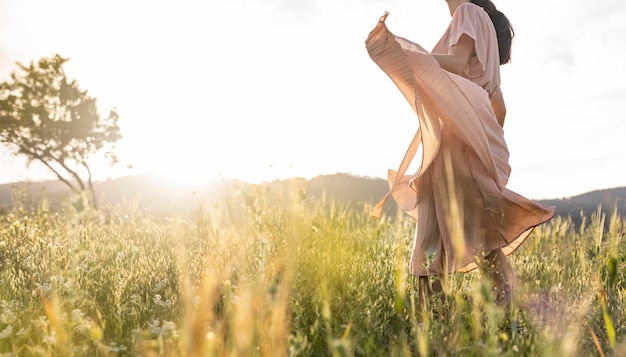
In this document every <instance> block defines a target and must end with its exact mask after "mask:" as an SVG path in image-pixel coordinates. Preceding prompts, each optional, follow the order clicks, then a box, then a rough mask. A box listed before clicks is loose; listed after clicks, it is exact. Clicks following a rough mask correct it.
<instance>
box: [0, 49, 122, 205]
mask: <svg viewBox="0 0 626 357" xmlns="http://www.w3.org/2000/svg"><path fill="white" fill-rule="evenodd" d="M67 61H68V59H66V58H63V57H61V56H59V55H58V54H57V55H54V56H52V57H44V58H41V59H40V60H39V61H38V62H37V63H34V62H31V63H30V65H28V66H26V65H23V64H21V63H19V62H18V63H17V66H18V68H19V69H18V70H17V71H14V72H12V73H11V75H10V79H8V80H7V81H6V82H2V83H0V143H3V144H6V145H7V146H8V147H9V148H11V149H13V150H14V154H15V155H24V156H26V157H27V159H28V163H29V164H30V163H31V162H33V161H38V162H41V163H42V164H44V165H45V166H46V167H47V168H48V169H50V171H52V172H53V173H54V174H55V175H56V177H57V178H58V179H59V180H61V181H62V182H63V183H65V184H66V185H67V186H68V187H69V188H70V190H71V191H72V192H73V193H75V194H83V193H84V194H86V195H87V197H88V198H89V203H90V204H91V205H92V206H93V207H94V208H97V202H96V195H95V192H94V188H93V182H92V173H91V169H90V167H89V158H90V157H92V155H94V154H96V153H98V152H100V151H102V150H107V151H106V152H105V153H104V154H105V156H106V157H108V158H109V159H110V160H111V164H112V165H113V164H115V163H117V156H116V155H115V154H114V153H113V150H114V146H113V145H112V144H113V143H115V142H116V141H118V140H119V139H121V138H122V136H121V133H120V129H119V126H118V124H117V122H118V119H119V115H118V113H117V112H115V110H113V109H112V110H111V111H110V112H109V115H108V116H106V117H101V116H100V114H99V113H98V109H97V106H96V99H95V98H92V97H90V96H89V95H87V91H83V90H81V89H80V87H79V85H78V83H77V82H76V80H69V79H68V78H67V77H66V75H65V71H64V70H63V65H64V64H65V63H66V62H67Z"/></svg>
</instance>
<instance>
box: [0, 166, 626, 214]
mask: <svg viewBox="0 0 626 357" xmlns="http://www.w3.org/2000/svg"><path fill="white" fill-rule="evenodd" d="M287 187H292V188H293V187H297V189H298V190H300V191H301V193H300V194H301V195H302V196H303V197H308V198H310V199H326V200H330V199H332V200H335V201H339V202H343V203H344V205H345V206H347V207H350V208H354V209H363V207H366V206H367V207H372V206H373V205H374V204H375V203H376V202H377V201H378V200H379V199H380V198H381V197H382V196H383V195H384V194H385V193H386V192H387V182H386V180H383V179H380V178H370V177H362V176H354V175H351V174H346V173H337V174H334V175H321V176H317V177H314V178H312V179H310V180H305V179H303V178H293V179H288V180H276V181H272V182H267V183H264V184H260V185H252V184H249V183H245V182H240V181H237V180H231V179H219V180H213V181H208V182H204V183H201V184H197V185H195V186H187V187H175V186H172V185H171V184H168V183H167V182H166V181H163V180H160V179H158V178H156V177H152V176H129V177H124V178H119V179H114V180H107V181H102V182H97V183H96V184H95V189H96V192H97V195H98V197H99V202H100V204H101V206H102V207H104V206H107V205H117V204H124V203H125V202H126V203H130V204H137V205H139V206H141V207H144V208H146V209H149V210H151V211H153V212H156V213H159V214H169V213H172V212H177V213H179V211H180V209H181V208H183V209H185V208H186V209H193V207H194V206H197V203H199V202H201V201H202V202H211V201H218V202H219V200H224V199H232V198H234V197H238V196H240V195H254V194H255V192H254V190H259V189H260V190H264V191H265V192H270V193H279V192H281V191H284V190H285V189H286V188H287ZM15 194H17V195H21V196H22V199H21V200H22V202H24V201H25V202H26V203H29V204H37V202H39V200H41V198H42V197H43V195H45V196H46V197H47V199H48V201H49V203H50V205H51V206H52V207H60V206H61V205H62V204H64V203H63V202H64V201H67V198H68V197H69V196H70V195H69V191H68V189H67V188H66V186H65V185H63V184H62V183H61V182H59V181H46V182H35V183H24V182H22V183H14V184H5V185H0V210H8V209H10V208H11V206H12V204H13V198H12V197H13V195H15ZM539 202H542V203H544V204H547V205H552V206H556V207H557V215H560V216H564V217H567V216H571V218H572V220H573V221H574V223H576V224H578V223H580V221H581V218H580V217H581V215H584V216H590V215H592V214H594V213H595V212H597V210H598V206H601V207H602V211H603V212H605V213H607V215H608V216H610V215H611V214H612V213H613V211H614V210H615V209H617V212H618V213H619V214H620V215H624V214H626V187H621V188H612V189H605V190H598V191H593V192H588V193H585V194H582V195H578V196H574V197H568V198H561V199H551V200H539ZM396 210H397V206H396V204H395V202H394V201H393V199H390V200H389V201H388V203H387V204H386V206H385V212H386V213H387V214H395V213H396Z"/></svg>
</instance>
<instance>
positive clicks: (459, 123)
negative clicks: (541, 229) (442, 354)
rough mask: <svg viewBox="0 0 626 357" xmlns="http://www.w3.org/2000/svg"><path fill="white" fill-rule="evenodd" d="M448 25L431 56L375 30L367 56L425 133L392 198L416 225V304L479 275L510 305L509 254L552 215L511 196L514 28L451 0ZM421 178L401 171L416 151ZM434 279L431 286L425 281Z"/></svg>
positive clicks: (484, 6)
mask: <svg viewBox="0 0 626 357" xmlns="http://www.w3.org/2000/svg"><path fill="white" fill-rule="evenodd" d="M447 4H448V7H449V10H450V14H451V16H452V20H451V22H450V25H449V27H448V29H447V30H446V32H445V33H444V34H443V36H442V37H441V39H440V40H439V42H438V43H437V44H436V45H435V47H434V49H433V51H432V53H428V52H427V51H425V50H424V49H423V48H422V47H420V46H419V45H417V44H416V43H413V42H411V41H408V40H406V39H404V38H401V37H398V36H395V35H393V34H392V33H390V32H389V30H388V29H387V27H386V26H385V20H386V18H387V15H388V14H387V13H385V15H384V16H383V17H382V18H381V19H380V21H379V22H378V24H377V26H376V28H374V30H372V32H371V33H370V35H369V37H368V39H367V41H366V47H367V50H368V52H369V54H370V57H371V58H372V59H373V60H374V62H376V63H377V64H378V65H379V66H380V67H381V69H383V71H384V72H385V73H387V75H388V76H389V77H390V78H391V79H392V80H393V81H394V83H395V84H396V85H397V86H398V89H400V91H401V92H402V94H403V95H404V96H405V97H406V99H407V100H408V101H409V104H410V105H411V106H412V107H413V109H414V111H415V112H416V114H417V117H418V121H419V128H418V130H417V133H416V134H415V137H414V139H413V141H412V142H411V145H410V146H409V149H408V150H407V153H406V155H405V157H404V159H403V160H402V163H401V164H400V168H399V170H398V171H397V172H396V171H391V170H390V172H389V185H390V191H389V193H388V194H387V195H386V196H385V197H384V198H383V199H382V200H381V201H380V202H379V203H378V205H377V206H376V208H375V210H374V213H373V215H374V216H375V217H378V218H379V217H380V214H381V212H382V207H383V205H384V203H385V201H386V199H387V198H388V197H389V196H390V195H392V196H393V197H394V198H395V200H396V202H397V203H398V205H399V206H400V207H401V208H402V209H404V210H405V211H406V212H407V213H408V214H409V215H410V216H411V217H413V218H414V219H415V220H416V221H417V225H416V232H415V243H414V250H413V254H412V257H411V273H412V274H413V275H416V276H418V277H419V290H420V291H419V294H420V305H421V306H423V303H424V299H425V297H426V296H427V295H429V294H431V293H432V292H433V291H434V292H437V291H441V280H440V278H441V277H445V276H446V274H448V273H453V272H469V271H472V270H474V269H477V268H478V269H480V270H481V273H482V274H483V275H484V276H486V277H488V278H489V279H491V281H492V282H493V286H494V290H495V291H496V294H497V297H496V298H497V301H498V302H499V303H502V304H507V305H508V304H509V303H510V302H511V298H512V292H513V291H514V289H515V286H516V284H517V278H516V276H515V272H514V271H513V268H512V266H511V264H510V262H509V261H508V259H507V257H506V256H508V255H510V254H511V253H513V252H514V251H515V250H516V249H517V248H518V247H519V245H520V244H521V243H522V242H523V241H524V240H525V239H526V238H527V237H528V236H529V235H530V233H531V232H532V231H533V229H534V227H536V226H537V225H539V224H542V223H544V222H546V221H548V220H549V219H551V218H552V217H553V216H554V212H555V208H554V207H548V206H544V205H541V204H539V203H536V202H533V201H530V200H528V199H526V198H524V197H522V196H520V195H518V194H516V193H515V192H512V191H510V190H508V189H507V188H506V187H505V186H506V184H507V181H508V178H509V175H510V171H511V170H510V167H509V164H508V159H509V152H508V149H507V146H506V142H505V140H504V132H503V129H502V126H503V124H504V119H505V115H506V106H505V103H504V99H503V96H502V92H501V90H500V67H499V66H500V65H501V64H505V63H507V62H509V60H510V51H511V40H512V37H513V30H512V27H511V25H510V23H509V21H508V19H507V18H506V16H504V14H502V13H501V12H500V11H498V10H497V9H496V7H495V6H494V4H493V3H492V2H491V1H489V0H486V1H485V0H472V1H468V0H447ZM419 146H421V147H422V160H421V163H420V168H419V169H418V170H417V172H416V173H415V174H414V175H412V176H408V175H405V172H406V170H407V168H408V166H409V164H410V163H411V160H412V159H413V157H414V155H415V154H416V153H417V151H418V147H419ZM429 276H431V277H435V279H434V283H433V284H432V286H430V285H429V284H428V280H429V279H428V277H429Z"/></svg>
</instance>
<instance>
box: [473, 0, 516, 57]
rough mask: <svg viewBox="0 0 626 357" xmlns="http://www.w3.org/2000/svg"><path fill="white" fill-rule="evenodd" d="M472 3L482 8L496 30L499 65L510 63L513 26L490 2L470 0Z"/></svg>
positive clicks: (489, 0) (513, 34) (487, 0)
mask: <svg viewBox="0 0 626 357" xmlns="http://www.w3.org/2000/svg"><path fill="white" fill-rule="evenodd" d="M470 1H471V2H472V3H474V4H476V5H478V6H480V7H482V8H483V9H484V10H485V11H486V12H487V14H489V18H491V22H493V26H494V27H495V28H496V34H497V35H498V50H499V52H500V64H505V63H508V62H510V61H511V42H512V41H513V37H515V32H514V31H513V26H512V25H511V22H509V19H508V18H507V17H506V16H505V15H504V14H503V13H502V12H500V11H499V10H498V9H496V5H494V4H493V2H491V0H470Z"/></svg>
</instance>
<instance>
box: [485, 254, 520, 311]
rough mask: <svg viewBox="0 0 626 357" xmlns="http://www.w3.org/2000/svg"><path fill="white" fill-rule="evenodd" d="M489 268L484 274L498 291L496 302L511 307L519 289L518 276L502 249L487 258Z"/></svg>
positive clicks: (486, 268)
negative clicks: (514, 295) (516, 290)
mask: <svg viewBox="0 0 626 357" xmlns="http://www.w3.org/2000/svg"><path fill="white" fill-rule="evenodd" d="M485 259H486V261H487V262H486V263H487V267H485V268H484V269H483V273H484V274H485V275H486V276H487V277H488V278H490V279H491V280H492V282H493V286H494V289H495V290H496V294H497V295H496V302H497V303H498V304H499V305H505V306H507V307H508V306H510V305H511V302H512V301H513V294H514V293H515V289H516V288H517V275H516V274H515V271H514V270H513V266H512V265H511V262H510V261H509V259H508V258H507V257H506V255H504V253H503V252H502V249H496V250H494V251H492V252H491V253H490V254H489V255H487V256H486V257H485Z"/></svg>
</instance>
